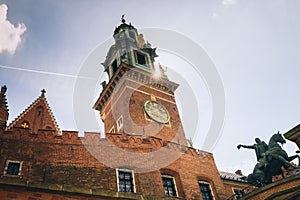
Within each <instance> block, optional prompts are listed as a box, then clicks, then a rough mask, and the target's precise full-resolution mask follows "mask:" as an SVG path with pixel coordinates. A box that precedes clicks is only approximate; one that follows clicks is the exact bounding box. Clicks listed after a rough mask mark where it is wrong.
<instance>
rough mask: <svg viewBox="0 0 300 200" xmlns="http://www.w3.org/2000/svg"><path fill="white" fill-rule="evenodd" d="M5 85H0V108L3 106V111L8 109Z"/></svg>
mask: <svg viewBox="0 0 300 200" xmlns="http://www.w3.org/2000/svg"><path fill="white" fill-rule="evenodd" d="M6 91H7V87H6V85H4V86H2V87H1V93H0V108H3V109H4V110H5V111H8V105H7V100H6V95H5V93H6Z"/></svg>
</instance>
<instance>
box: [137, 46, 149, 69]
mask: <svg viewBox="0 0 300 200" xmlns="http://www.w3.org/2000/svg"><path fill="white" fill-rule="evenodd" d="M133 54H134V55H133V56H134V61H135V64H137V65H138V66H142V67H143V68H147V69H149V70H153V69H152V67H151V64H150V62H149V58H148V55H147V54H146V53H144V52H142V51H139V50H137V49H135V50H134V51H133ZM138 54H140V55H142V56H144V57H145V61H146V63H145V64H140V63H139V62H138Z"/></svg>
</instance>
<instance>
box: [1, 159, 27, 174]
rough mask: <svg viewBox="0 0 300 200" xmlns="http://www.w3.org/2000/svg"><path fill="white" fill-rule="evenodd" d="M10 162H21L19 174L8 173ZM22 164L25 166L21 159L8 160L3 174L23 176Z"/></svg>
mask: <svg viewBox="0 0 300 200" xmlns="http://www.w3.org/2000/svg"><path fill="white" fill-rule="evenodd" d="M9 163H19V164H20V166H19V172H18V174H17V175H14V174H7V170H8V166H9ZM22 166H23V161H19V160H6V163H5V167H4V172H3V175H5V176H15V177H19V176H21V174H22Z"/></svg>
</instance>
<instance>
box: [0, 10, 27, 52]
mask: <svg viewBox="0 0 300 200" xmlns="http://www.w3.org/2000/svg"><path fill="white" fill-rule="evenodd" d="M7 9H8V8H7V5H6V4H2V5H0V54H1V53H3V52H5V51H7V52H8V53H10V54H14V53H15V51H16V49H17V47H18V44H20V42H21V40H22V39H21V36H22V34H23V33H24V32H25V31H26V26H25V24H23V23H21V24H18V25H17V26H16V27H15V26H14V25H13V24H12V23H11V22H10V21H9V20H8V19H7Z"/></svg>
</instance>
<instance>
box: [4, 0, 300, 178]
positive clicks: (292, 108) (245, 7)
mask: <svg viewBox="0 0 300 200" xmlns="http://www.w3.org/2000/svg"><path fill="white" fill-rule="evenodd" d="M0 5H1V6H0V84H1V86H2V85H7V87H8V90H7V98H8V103H9V109H10V115H9V122H11V121H12V120H13V119H15V118H16V117H17V116H18V115H19V114H20V113H21V112H22V111H23V110H24V109H25V108H26V107H27V106H28V105H30V104H31V102H33V101H34V100H35V99H36V98H37V97H38V96H39V95H40V90H41V89H43V88H45V89H46V91H47V93H46V97H47V100H48V102H49V104H50V106H51V108H52V111H53V113H54V115H55V118H56V121H57V122H58V125H59V127H60V129H61V130H77V126H76V122H75V119H74V115H75V114H76V113H75V114H74V109H73V107H74V104H73V102H74V91H75V89H76V81H77V79H78V75H79V74H80V70H81V68H82V66H83V64H84V63H85V61H86V59H87V58H88V57H89V55H90V54H91V52H93V51H94V50H95V48H96V47H98V46H99V45H100V46H101V44H103V43H105V42H106V41H108V40H111V39H112V34H113V30H114V28H115V26H118V25H119V24H120V23H121V22H120V18H121V15H122V14H125V18H126V21H127V22H131V23H132V24H133V25H134V26H135V27H136V28H137V29H138V30H143V29H146V28H158V29H164V30H171V31H173V32H176V33H178V34H181V35H184V36H186V37H187V38H189V39H190V40H192V41H193V42H194V43H196V44H197V45H199V46H200V47H201V48H202V49H203V50H204V51H205V52H206V54H207V55H208V57H209V58H210V59H211V62H212V63H213V64H214V66H215V68H216V70H217V72H218V75H219V77H220V79H221V81H222V86H223V88H224V94H225V102H224V103H225V118H224V123H223V124H222V130H221V132H220V134H219V136H220V137H217V138H215V140H216V143H215V145H214V147H212V148H210V149H205V150H207V151H210V152H212V153H213V154H214V158H215V161H216V164H217V166H218V169H219V170H221V171H229V172H235V171H236V170H238V169H241V170H242V171H243V172H244V174H249V173H250V172H251V170H252V168H253V167H254V165H255V163H256V159H255V153H254V151H251V150H247V149H241V150H237V148H236V146H237V145H238V144H240V143H241V144H254V138H255V137H260V138H261V139H262V140H264V141H266V142H268V140H269V138H270V137H271V135H272V134H273V133H275V132H277V131H280V132H281V133H285V132H286V131H288V130H290V129H291V128H293V127H294V126H296V125H297V124H299V123H300V112H299V107H300V106H299V105H300V103H299V102H300V93H299V85H300V79H299V74H300V70H299V69H300V60H299V52H300V37H299V35H300V16H299V15H300V14H299V12H298V11H299V9H300V2H299V1H297V0H265V1H261V0H251V1H249V0H211V1H204V0H203V1H201V0H195V1H187V2H185V3H183V2H182V1H177V0H166V1H143V0H142V1H133V0H131V1H100V0H99V1H96V0H89V1H79V0H78V1H73V0H72V1H71V0H64V1H58V0H56V1H55V0H54V1H53V0H44V1H33V0H26V1H25V0H9V1H0ZM145 32H146V31H145ZM144 37H145V38H146V40H147V35H146V34H144ZM149 42H150V43H151V41H149ZM176 42H178V41H174V43H176ZM155 45H156V46H157V48H158V54H159V55H160V57H159V58H158V60H159V62H160V63H161V64H162V65H166V66H168V68H170V69H169V72H171V71H172V70H171V69H173V70H174V71H176V73H177V74H184V72H187V71H189V70H186V69H190V68H189V65H190V64H189V63H187V62H185V61H184V60H182V59H181V58H180V57H178V56H177V57H176V56H174V55H173V54H170V53H167V52H164V51H162V50H160V49H159V44H155ZM107 50H108V49H107ZM191 51H192V50H191ZM104 59H105V55H99V61H104ZM172 67H173V68H172ZM102 71H103V67H102V66H101V64H100V63H99V74H101V73H102ZM189 72H191V71H189ZM101 76H102V75H101ZM170 76H171V73H170ZM174 77H176V76H174ZM85 78H88V77H85ZM101 78H103V77H101ZM181 78H183V79H184V81H187V83H188V85H189V86H190V87H191V88H192V91H193V92H195V94H194V95H195V98H196V99H197V101H198V103H199V106H198V110H199V113H201V116H200V117H199V120H200V124H201V128H200V129H201V131H202V132H205V131H207V130H208V128H207V127H209V123H210V120H211V115H212V110H213V105H212V104H211V102H210V101H211V98H210V92H209V91H208V90H207V88H205V80H204V81H203V80H200V79H201V78H199V77H198V76H196V77H193V73H192V72H191V73H190V74H189V73H188V72H187V73H185V74H184V75H182V77H181ZM99 79H100V77H99ZM172 81H174V82H176V81H177V80H172ZM197 81H198V82H199V84H200V85H201V86H199V87H201V88H202V90H201V91H197V89H195V88H197V87H198V82H197ZM200 82H201V83H200ZM95 87H96V86H95ZM99 87H100V86H99ZM179 88H180V87H179ZM99 90H100V88H99ZM99 90H96V92H95V93H97V92H98V93H99ZM202 92H203V94H202ZM200 93H201V94H200ZM183 94H184V93H181V92H180V89H178V93H176V98H177V100H178V104H179V107H180V108H181V113H182V112H184V110H183V109H184V108H185V105H182V104H186V103H185V102H186V101H188V99H187V96H184V95H183ZM97 95H99V94H95V96H97ZM83 98H84V97H83ZM93 98H94V97H93ZM182 117H183V118H184V119H182V120H183V123H184V129H185V131H186V132H189V126H190V124H189V121H191V119H190V118H189V115H183V116H182ZM99 121H100V119H99ZM99 123H100V122H99ZM94 129H95V128H94V127H87V131H98V130H94ZM201 131H200V132H201ZM197 134H198V133H196V136H194V137H193V140H194V141H193V143H194V147H195V148H198V149H201V147H202V145H203V144H202V142H203V138H204V136H205V133H201V134H198V135H197ZM202 134H204V135H202ZM187 135H189V133H187ZM287 143H288V144H286V145H285V146H284V148H285V149H286V150H287V151H288V153H289V154H294V153H295V150H296V149H297V147H296V145H295V144H293V143H292V142H290V141H288V142H287Z"/></svg>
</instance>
